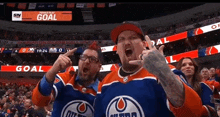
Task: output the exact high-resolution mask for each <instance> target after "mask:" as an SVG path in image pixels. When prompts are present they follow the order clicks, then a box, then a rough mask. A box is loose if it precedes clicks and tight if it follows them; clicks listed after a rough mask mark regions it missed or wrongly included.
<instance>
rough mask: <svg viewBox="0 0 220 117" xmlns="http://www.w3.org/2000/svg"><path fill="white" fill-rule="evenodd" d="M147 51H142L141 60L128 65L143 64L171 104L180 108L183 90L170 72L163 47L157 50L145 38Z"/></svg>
mask: <svg viewBox="0 0 220 117" xmlns="http://www.w3.org/2000/svg"><path fill="white" fill-rule="evenodd" d="M145 39H146V41H147V44H148V47H149V50H147V49H144V50H143V51H142V54H141V55H140V57H141V58H140V59H141V60H133V61H129V63H130V64H143V67H144V68H145V69H147V70H148V71H149V72H150V73H152V74H154V75H155V76H156V77H157V78H158V80H159V82H160V84H161V85H162V87H163V89H164V91H165V92H166V96H167V98H168V100H169V101H170V102H171V104H172V105H173V106H175V107H180V106H182V105H183V103H184V98H185V97H184V95H185V94H184V88H183V84H182V82H181V81H180V80H179V79H177V78H176V75H175V74H174V73H173V72H172V71H171V70H170V68H169V66H168V65H167V63H166V60H165V57H164V55H163V48H164V46H162V47H160V48H159V49H158V50H157V49H156V47H155V46H153V45H152V43H151V41H150V38H149V37H148V36H145Z"/></svg>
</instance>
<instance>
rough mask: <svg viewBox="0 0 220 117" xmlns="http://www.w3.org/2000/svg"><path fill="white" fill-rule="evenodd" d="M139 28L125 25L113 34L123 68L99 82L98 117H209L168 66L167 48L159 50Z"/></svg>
mask: <svg viewBox="0 0 220 117" xmlns="http://www.w3.org/2000/svg"><path fill="white" fill-rule="evenodd" d="M138 25H139V24H138V23H136V22H124V23H123V24H121V25H119V26H117V27H116V28H114V29H113V30H112V31H111V39H112V40H113V42H115V43H116V44H117V45H116V48H117V51H116V53H117V54H118V55H119V58H120V60H121V63H122V67H120V68H118V69H117V70H115V71H112V72H111V73H109V74H108V75H106V77H105V78H104V79H103V80H102V82H100V83H99V87H98V92H97V99H96V101H95V114H94V116H95V117H174V116H176V117H201V116H202V115H204V116H208V114H209V113H208V108H205V107H204V106H203V105H202V102H201V99H200V98H199V95H198V94H197V93H196V92H195V91H194V90H193V89H192V88H190V87H189V86H188V85H187V84H185V83H184V82H185V81H182V80H181V79H183V77H182V76H181V75H180V74H178V75H175V74H174V73H173V72H172V71H173V70H174V69H175V68H174V66H171V65H168V64H167V63H166V60H165V57H164V56H163V52H162V50H163V47H164V46H161V47H160V48H159V50H157V49H156V47H155V46H153V45H152V43H151V41H150V39H149V37H148V36H147V35H146V36H144V33H143V31H142V29H141V28H140V26H138ZM146 45H148V48H149V49H147V48H146ZM179 72H180V71H179ZM177 73H178V72H177ZM181 74H182V73H181Z"/></svg>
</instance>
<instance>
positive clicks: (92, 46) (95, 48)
mask: <svg viewBox="0 0 220 117" xmlns="http://www.w3.org/2000/svg"><path fill="white" fill-rule="evenodd" d="M87 49H90V50H95V51H96V52H97V53H98V59H99V61H100V63H103V56H102V52H101V47H100V46H99V45H98V43H97V41H93V42H92V44H90V45H89V46H88V48H87ZM85 50H86V49H85Z"/></svg>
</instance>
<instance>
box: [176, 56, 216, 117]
mask: <svg viewBox="0 0 220 117" xmlns="http://www.w3.org/2000/svg"><path fill="white" fill-rule="evenodd" d="M176 69H178V70H181V71H182V72H183V73H184V75H185V79H186V80H187V82H188V85H189V86H190V87H191V88H193V89H194V90H195V91H196V92H197V94H198V95H199V96H200V98H201V100H202V104H203V106H204V107H206V108H207V109H208V110H207V111H209V112H210V113H211V116H216V115H217V111H216V110H215V109H214V108H215V104H214V103H213V102H212V101H211V100H212V99H213V98H212V96H213V87H212V86H210V85H207V83H205V82H203V81H205V80H203V79H202V78H201V77H200V75H199V66H198V63H197V62H196V61H195V60H194V59H192V58H190V57H183V58H181V59H180V60H179V62H178V63H177V65H176ZM203 70H208V69H207V68H206V69H205V68H204V69H203ZM205 73H206V72H205ZM184 75H183V76H184ZM207 76H208V77H209V74H205V76H203V78H204V79H207ZM207 116H208V115H207Z"/></svg>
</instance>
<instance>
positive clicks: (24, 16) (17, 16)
mask: <svg viewBox="0 0 220 117" xmlns="http://www.w3.org/2000/svg"><path fill="white" fill-rule="evenodd" d="M71 20H72V11H12V21H71Z"/></svg>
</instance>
